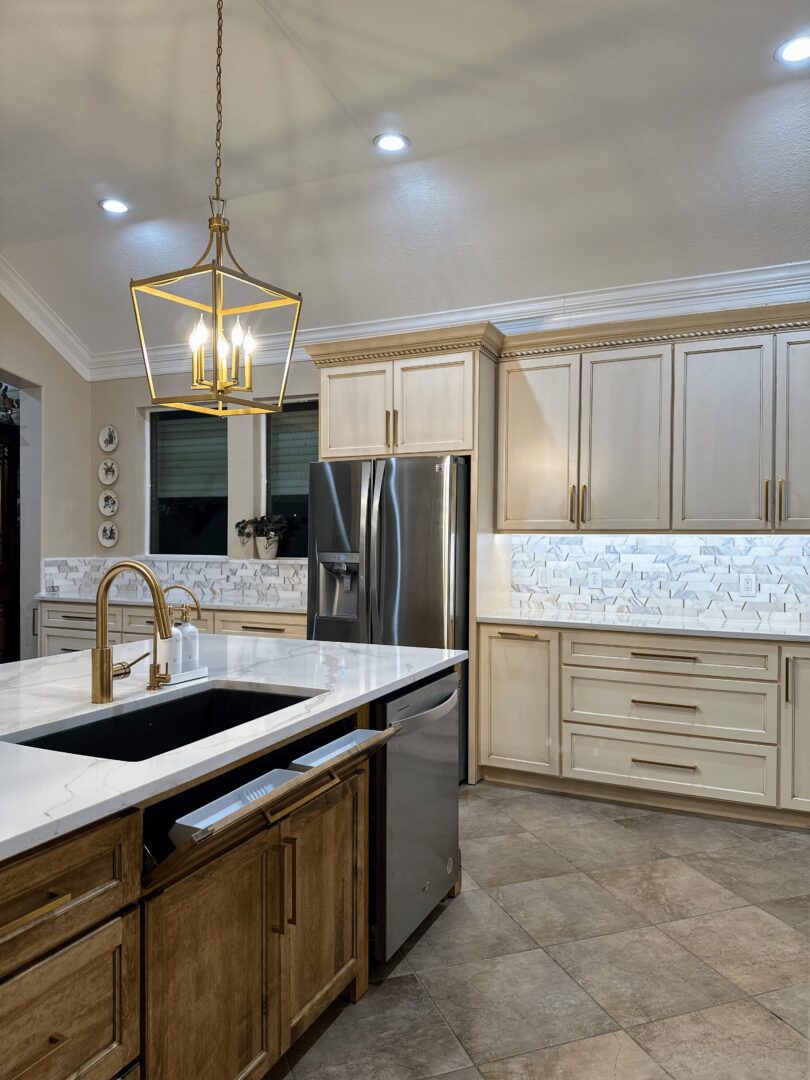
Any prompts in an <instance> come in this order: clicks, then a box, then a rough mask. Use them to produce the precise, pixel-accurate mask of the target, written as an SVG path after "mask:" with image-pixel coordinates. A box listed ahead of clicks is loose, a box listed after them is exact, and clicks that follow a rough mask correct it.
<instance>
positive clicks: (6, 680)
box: [0, 635, 466, 1080]
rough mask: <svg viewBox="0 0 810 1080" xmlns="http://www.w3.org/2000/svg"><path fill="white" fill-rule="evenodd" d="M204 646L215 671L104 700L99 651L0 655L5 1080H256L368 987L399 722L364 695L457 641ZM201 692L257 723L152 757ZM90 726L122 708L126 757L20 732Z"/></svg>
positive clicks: (0, 997)
mask: <svg viewBox="0 0 810 1080" xmlns="http://www.w3.org/2000/svg"><path fill="white" fill-rule="evenodd" d="M147 646H148V642H140V643H139V642H132V643H128V644H125V645H122V646H119V647H118V648H116V651H115V659H116V661H128V660H134V659H135V658H136V657H138V656H139V655H140V654H141V653H143V652H145V651H146V648H147ZM200 653H201V655H200V659H201V663H202V664H204V665H205V666H207V668H208V676H207V678H206V679H203V680H199V681H196V682H192V683H185V684H182V683H181V684H178V685H177V686H172V685H169V686H168V687H165V688H164V689H162V690H160V691H154V692H149V691H148V690H147V689H146V677H145V674H144V673H139V669H138V667H136V668H135V669H134V672H133V674H132V675H131V676H130V677H129V679H127V680H124V681H120V682H116V683H115V690H114V694H115V697H114V701H113V702H112V703H110V704H104V705H91V704H89V697H90V654H89V653H86V652H79V653H73V654H66V655H64V656H59V657H47V658H42V659H39V660H29V661H23V662H21V663H16V664H8V665H6V666H4V667H2V668H0V700H2V703H3V705H2V715H1V716H0V778H2V784H0V1044H2V1045H3V1046H4V1058H5V1063H6V1064H9V1063H10V1066H11V1073H10V1075H13V1076H17V1075H18V1074H19V1075H20V1076H23V1075H24V1076H28V1075H30V1076H31V1077H32V1078H33V1077H34V1076H39V1075H42V1076H45V1075H47V1076H48V1077H49V1080H61V1078H62V1077H65V1078H67V1077H70V1076H74V1075H77V1074H81V1075H82V1076H87V1077H89V1078H92V1080H113V1078H114V1077H124V1076H126V1077H127V1078H128V1080H166V1078H169V1077H170V1078H171V1080H190V1078H191V1077H194V1080H230V1078H233V1080H236V1077H239V1078H240V1080H261V1078H263V1077H265V1076H266V1074H267V1073H268V1071H269V1069H270V1068H271V1067H272V1065H273V1064H274V1062H276V1061H277V1060H278V1059H279V1058H280V1057H281V1056H282V1055H283V1054H284V1053H285V1052H286V1050H287V1049H288V1047H289V1046H290V1045H291V1043H292V1042H293V1041H294V1040H295V1039H297V1038H298V1037H299V1036H300V1035H301V1034H302V1033H303V1032H304V1031H305V1030H306V1029H307V1027H309V1025H310V1024H311V1023H312V1022H313V1021H314V1020H315V1019H316V1017H317V1016H318V1015H319V1014H320V1013H321V1012H322V1011H323V1009H324V1008H325V1007H326V1006H327V1005H328V1004H329V1003H330V1002H331V1001H333V1000H334V998H335V997H336V996H338V995H339V994H341V993H345V994H348V995H349V997H350V998H351V999H352V1000H356V999H357V998H359V997H360V996H362V994H363V993H364V992H365V989H366V987H367V985H368V934H369V911H368V885H369V864H370V858H371V849H370V847H369V842H370V837H369V806H370V798H369V782H370V761H371V759H372V758H373V756H374V754H376V751H377V750H379V749H380V748H382V746H383V745H384V744H385V743H386V742H387V741H388V740H389V739H391V738H392V737H393V738H396V737H397V728H396V726H392V727H390V728H387V729H385V730H376V731H372V730H370V719H371V718H370V706H371V705H372V704H373V703H374V702H375V701H377V700H379V699H383V698H387V697H389V696H390V695H391V694H392V693H395V692H396V691H399V690H401V689H403V688H405V687H410V686H413V685H415V684H420V685H421V684H423V683H424V682H425V680H430V679H431V677H432V676H434V675H436V674H438V673H441V672H445V673H446V672H447V671H449V670H450V669H452V668H453V667H454V666H455V665H457V664H458V663H459V662H461V661H463V660H464V659H465V657H466V654H465V653H463V652H458V651H449V650H447V651H445V650H432V649H414V648H393V647H386V646H374V645H353V644H334V643H329V642H305V641H292V640H285V641H283V642H282V641H268V640H265V639H260V638H249V637H238V638H237V637H220V636H218V635H203V636H201V639H200ZM204 695H208V697H209V699H212V698H211V696H212V695H219V696H218V697H216V698H215V699H214V700H215V701H216V703H217V704H216V705H215V713H216V709H220V708H224V707H225V705H220V704H218V703H221V702H227V701H228V700H233V699H234V698H238V699H239V700H240V701H242V702H245V701H247V702H249V704H250V708H251V709H252V715H253V717H254V718H252V719H249V720H247V721H246V722H238V723H233V721H231V723H232V725H233V726H230V727H227V728H226V729H225V730H219V731H216V732H215V733H213V734H208V735H207V736H206V737H205V738H202V739H198V740H197V741H194V742H189V741H187V740H184V743H185V744H184V745H181V744H177V745H176V748H174V749H171V750H169V751H168V752H161V753H158V754H157V755H156V756H151V757H149V756H146V755H147V754H149V753H150V752H152V751H153V749H154V746H156V745H163V743H162V742H161V740H164V741H165V734H166V732H165V731H164V730H162V728H161V723H163V724H165V725H166V726H167V727H172V728H174V727H176V726H177V725H176V718H177V717H180V716H187V715H188V714H189V710H191V711H192V715H193V710H194V708H195V700H199V701H202V700H203V696H204ZM261 695H267V697H266V698H262V696H261ZM262 701H266V702H267V708H268V710H271V711H268V712H264V711H263V709H262V706H261V703H262ZM257 703H258V704H257ZM158 704H159V706H160V710H161V711H160V713H159V714H158V713H154V715H156V716H157V715H159V719H158V722H156V723H154V724H152V725H151V726H150V725H143V724H142V725H141V726H140V727H138V726H137V725H138V724H140V723H141V720H142V719H143V717H144V716H145V715H146V713H147V712H148V711H149V707H150V706H154V705H158ZM173 704H174V705H175V706H176V708H174V709H172V705H173ZM166 706H168V707H169V708H168V709H167V708H166ZM173 713H174V714H176V716H173V715H172V714H173ZM200 715H202V713H200ZM240 715H241V714H240ZM219 720H220V721H221V716H220V717H219ZM96 721H98V722H99V724H98V728H97V729H94V730H102V728H103V729H104V730H107V731H109V730H110V729H112V731H113V732H114V733H115V731H116V730H117V729H116V727H115V724H116V721H120V724H121V729H120V730H121V732H122V737H121V756H122V757H124V756H128V757H129V758H130V760H117V759H115V758H113V756H112V755H113V753H115V751H116V743H115V742H113V743H112V744H110V743H109V741H108V742H107V744H104V743H103V742H101V743H99V745H100V746H104V745H106V749H105V750H104V753H105V755H106V756H100V753H99V756H92V755H91V754H88V753H84V752H77V751H76V750H75V749H74V750H73V752H63V751H60V750H55V749H46V748H45V747H44V746H32V745H26V743H30V742H31V741H32V740H49V739H50V740H54V739H56V740H62V741H64V740H67V744H68V745H71V740H75V739H76V738H79V739H81V738H82V732H86V731H88V730H90V728H88V725H91V726H92V724H94V723H95V722H96ZM133 723H134V724H135V728H134V729H135V730H136V731H138V732H139V733H141V736H142V738H143V741H144V745H143V746H134V747H133V745H132V742H131V739H130V740H129V742H128V741H127V738H128V737H125V736H124V735H123V733H124V731H125V730H130V731H131V730H132V729H133ZM336 740H338V741H337V742H336ZM72 745H78V746H81V742H79V743H75V742H74V743H73V744H72ZM328 746H333V747H334V746H336V747H337V749H335V750H332V751H331V752H330V756H329V757H328V760H326V759H324V760H320V759H321V758H323V756H324V751H325V750H326V749H327V748H328ZM302 755H303V757H302ZM136 757H142V758H143V760H133V758H136ZM313 757H314V758H315V759H317V760H316V762H315V763H314V764H311V759H312V758H313ZM308 758H309V759H310V762H309V763H308V762H307V759H308ZM293 759H296V762H300V763H301V764H300V765H294V764H293ZM307 765H309V767H308V768H307ZM296 768H300V769H301V771H298V772H296V771H295V769H296ZM274 784H275V785H277V786H275V787H274V786H273V785H274ZM242 792H246V797H245V798H241V793H242ZM237 794H239V795H240V798H232V796H236V795H237ZM223 802H224V803H225V804H226V811H225V812H219V809H218V811H217V813H214V811H213V808H215V807H217V808H221V804H223ZM201 813H202V816H200V814H201ZM183 822H191V823H192V824H191V825H190V826H189V825H185V826H184V825H182V823H183ZM178 828H179V829H180V831H179V832H178V831H177V829H178ZM184 829H185V831H183V830H184ZM456 873H457V871H456V870H453V875H454V877H455V875H456ZM428 884H429V883H428ZM442 887H443V889H444V891H445V892H447V891H448V885H447V884H444V885H443V886H442ZM38 1069H40V1070H44V1071H41V1072H38V1071H37V1070H38Z"/></svg>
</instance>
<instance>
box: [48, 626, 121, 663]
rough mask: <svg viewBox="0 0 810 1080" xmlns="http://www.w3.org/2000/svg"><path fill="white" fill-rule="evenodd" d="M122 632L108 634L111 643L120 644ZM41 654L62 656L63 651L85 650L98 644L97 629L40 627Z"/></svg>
mask: <svg viewBox="0 0 810 1080" xmlns="http://www.w3.org/2000/svg"><path fill="white" fill-rule="evenodd" d="M122 640H123V638H122V636H121V634H108V635H107V641H108V643H109V644H110V645H120V644H121V641H122ZM39 642H40V656H61V655H62V654H63V653H74V652H83V651H84V650H85V649H92V648H94V647H95V644H96V632H95V630H57V629H54V628H53V627H50V626H43V627H42V628H41V629H40V637H39Z"/></svg>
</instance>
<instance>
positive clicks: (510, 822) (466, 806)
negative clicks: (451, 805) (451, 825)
mask: <svg viewBox="0 0 810 1080" xmlns="http://www.w3.org/2000/svg"><path fill="white" fill-rule="evenodd" d="M458 820H459V835H460V836H461V838H462V839H466V838H468V837H477V836H503V835H504V834H506V833H516V832H523V831H524V830H523V829H522V828H521V827H520V825H518V823H517V822H516V821H515V819H514V818H511V817H509V815H508V814H505V813H504V812H503V810H501V808H500V806H498V805H496V804H495V803H493V802H490V801H487V800H486V799H479V798H477V797H472V798H467V799H462V800H461V801H460V802H459V804H458Z"/></svg>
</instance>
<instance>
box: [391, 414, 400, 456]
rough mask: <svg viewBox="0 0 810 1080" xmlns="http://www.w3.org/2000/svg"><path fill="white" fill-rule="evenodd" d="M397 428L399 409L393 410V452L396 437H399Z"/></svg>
mask: <svg viewBox="0 0 810 1080" xmlns="http://www.w3.org/2000/svg"><path fill="white" fill-rule="evenodd" d="M398 428H399V409H394V438H393V440H392V443H393V449H394V450H396V448H397V440H398V437H399V436H398V430H397V429H398Z"/></svg>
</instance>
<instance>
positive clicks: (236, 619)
mask: <svg viewBox="0 0 810 1080" xmlns="http://www.w3.org/2000/svg"><path fill="white" fill-rule="evenodd" d="M215 616H216V617H215V626H216V632H217V633H218V634H248V635H252V636H253V637H279V638H281V637H288V638H303V639H306V636H307V617H306V615H305V614H304V613H303V612H302V613H301V614H300V615H293V614H289V613H285V614H281V615H274V614H273V613H272V612H270V611H229V612H224V611H217V612H216V613H215Z"/></svg>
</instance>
